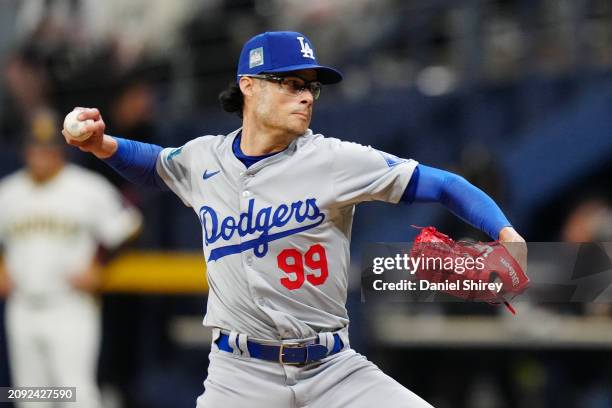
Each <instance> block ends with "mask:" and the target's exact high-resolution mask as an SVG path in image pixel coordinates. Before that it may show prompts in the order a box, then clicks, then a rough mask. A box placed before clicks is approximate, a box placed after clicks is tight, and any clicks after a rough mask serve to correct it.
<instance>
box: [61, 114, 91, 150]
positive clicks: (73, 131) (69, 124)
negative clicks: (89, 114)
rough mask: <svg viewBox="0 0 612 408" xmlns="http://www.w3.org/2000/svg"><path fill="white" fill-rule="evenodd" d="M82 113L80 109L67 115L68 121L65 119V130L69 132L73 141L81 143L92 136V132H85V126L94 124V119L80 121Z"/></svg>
mask: <svg viewBox="0 0 612 408" xmlns="http://www.w3.org/2000/svg"><path fill="white" fill-rule="evenodd" d="M80 113H81V110H80V109H75V110H73V111H72V112H70V113H69V114H67V115H66V119H64V130H66V132H68V134H69V135H70V137H71V138H72V139H74V140H77V141H79V142H81V141H83V140H87V139H88V138H89V137H90V136H91V134H92V132H85V126H87V125H91V124H93V123H94V121H93V120H92V119H87V120H79V119H78V116H79V114H80Z"/></svg>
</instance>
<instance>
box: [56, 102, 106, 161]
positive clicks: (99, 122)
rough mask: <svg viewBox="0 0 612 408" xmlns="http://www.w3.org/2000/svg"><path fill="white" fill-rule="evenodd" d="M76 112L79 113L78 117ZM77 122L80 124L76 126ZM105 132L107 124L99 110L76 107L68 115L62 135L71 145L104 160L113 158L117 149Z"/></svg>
mask: <svg viewBox="0 0 612 408" xmlns="http://www.w3.org/2000/svg"><path fill="white" fill-rule="evenodd" d="M74 111H78V112H79V113H78V115H75V114H74ZM75 121H77V122H78V123H76V124H75V123H74V122H75ZM105 130H106V124H105V123H104V120H103V119H102V115H101V114H100V111H99V110H98V109H96V108H82V107H76V108H74V110H73V111H72V112H70V113H69V114H68V115H66V120H65V121H64V129H62V134H63V135H64V138H65V139H66V143H68V144H69V145H71V146H75V147H78V148H79V149H81V150H82V151H84V152H89V153H93V154H94V155H96V156H97V157H98V158H101V159H104V158H107V157H110V156H112V155H113V154H114V152H115V151H116V149H117V143H116V141H115V140H114V139H113V138H112V137H111V136H108V135H105V134H104V131H105ZM75 132H76V134H75Z"/></svg>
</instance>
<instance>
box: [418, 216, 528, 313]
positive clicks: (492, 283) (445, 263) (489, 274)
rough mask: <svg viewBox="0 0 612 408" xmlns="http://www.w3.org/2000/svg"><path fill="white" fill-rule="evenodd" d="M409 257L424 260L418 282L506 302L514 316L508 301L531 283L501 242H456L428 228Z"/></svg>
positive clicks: (479, 298)
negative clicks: (424, 281) (421, 281)
mask: <svg viewBox="0 0 612 408" xmlns="http://www.w3.org/2000/svg"><path fill="white" fill-rule="evenodd" d="M410 256H411V257H412V258H422V261H421V262H420V263H419V267H418V268H417V269H416V271H415V275H416V278H417V279H419V280H426V281H428V282H430V283H432V284H434V285H431V286H432V287H434V288H438V287H440V288H442V289H440V290H441V291H443V292H445V293H448V294H450V295H452V296H455V297H458V298H461V299H466V300H476V301H485V302H489V303H504V304H505V305H506V306H507V307H508V309H509V310H510V311H511V312H512V313H515V311H514V309H513V308H512V306H511V305H510V304H509V303H508V301H507V299H512V298H513V297H515V296H517V295H519V294H521V293H522V292H523V291H524V290H525V289H526V288H527V286H528V284H529V278H528V277H527V275H525V272H523V270H522V268H521V267H520V265H519V264H518V263H517V262H516V261H515V260H514V258H513V257H512V255H510V253H509V252H508V251H507V250H506V248H505V247H504V246H503V245H502V244H501V243H500V242H498V241H495V242H479V243H468V242H462V241H459V242H455V241H453V240H452V239H451V238H450V237H449V236H447V235H444V234H442V233H441V232H439V231H438V230H436V229H435V228H434V227H425V228H423V229H422V230H421V232H420V233H419V235H418V236H417V237H416V238H415V240H414V245H413V247H412V250H411V251H410ZM438 260H440V261H438ZM436 284H442V285H436Z"/></svg>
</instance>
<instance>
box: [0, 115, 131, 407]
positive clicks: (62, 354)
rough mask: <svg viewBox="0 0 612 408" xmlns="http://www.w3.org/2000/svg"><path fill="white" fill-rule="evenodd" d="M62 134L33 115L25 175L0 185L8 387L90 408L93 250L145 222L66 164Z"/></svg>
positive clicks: (94, 398) (104, 186)
mask: <svg viewBox="0 0 612 408" xmlns="http://www.w3.org/2000/svg"><path fill="white" fill-rule="evenodd" d="M58 129H59V125H58V122H57V120H56V116H54V115H53V113H52V112H50V111H39V112H37V113H36V114H35V115H34V117H33V119H32V121H31V128H30V130H29V132H28V134H27V135H26V142H25V148H24V157H25V162H26V168H25V169H23V170H20V171H18V172H16V173H14V174H12V175H9V176H7V177H6V178H5V179H3V180H2V181H1V182H0V208H1V209H2V211H0V242H1V243H2V246H3V252H4V253H3V261H2V263H0V295H4V296H6V297H7V304H6V329H7V337H8V351H9V357H10V363H11V372H12V379H13V385H14V386H74V387H76V388H77V391H76V398H77V403H76V404H74V403H70V404H69V405H70V406H71V407H77V406H78V407H87V408H95V407H99V406H100V400H99V391H98V387H97V385H96V372H97V371H96V367H97V359H98V351H99V346H100V324H101V321H100V319H101V314H100V308H99V305H98V303H97V301H96V298H95V296H94V294H95V292H96V291H97V289H98V288H99V285H100V282H101V270H102V267H101V263H100V260H99V256H98V254H99V249H100V247H104V248H107V249H114V248H117V247H118V246H119V245H120V244H121V243H123V242H124V241H125V240H127V239H128V238H129V237H131V236H133V235H134V234H135V233H136V232H137V231H138V229H139V228H140V224H141V216H140V214H139V212H138V211H137V210H136V209H135V208H133V207H131V206H125V205H124V202H123V200H122V198H121V196H120V194H119V192H118V191H116V190H115V188H114V187H113V186H112V185H111V184H110V183H109V182H107V181H106V180H105V179H104V178H102V177H101V176H99V175H96V174H94V173H91V172H89V171H87V170H85V169H82V168H80V167H77V166H75V165H72V164H67V163H66V162H65V157H64V151H63V150H64V149H63V146H62V143H63V140H62V138H61V135H59V130H58Z"/></svg>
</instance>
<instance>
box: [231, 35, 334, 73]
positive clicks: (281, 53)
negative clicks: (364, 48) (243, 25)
mask: <svg viewBox="0 0 612 408" xmlns="http://www.w3.org/2000/svg"><path fill="white" fill-rule="evenodd" d="M300 69H314V70H316V71H317V80H318V81H320V82H321V83H323V84H335V83H337V82H340V81H342V74H341V73H340V72H339V71H338V70H336V69H334V68H330V67H326V66H323V65H319V64H318V62H317V58H316V56H315V53H314V48H313V47H312V44H311V42H310V40H308V38H306V36H305V35H304V34H300V33H297V32H294V31H271V32H266V33H263V34H258V35H256V36H255V37H253V38H251V39H250V40H249V41H247V42H246V44H244V47H242V52H241V53H240V59H239V60H238V72H237V75H236V80H237V81H239V80H240V77H241V76H244V75H257V74H262V73H273V72H290V71H297V70H300Z"/></svg>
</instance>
